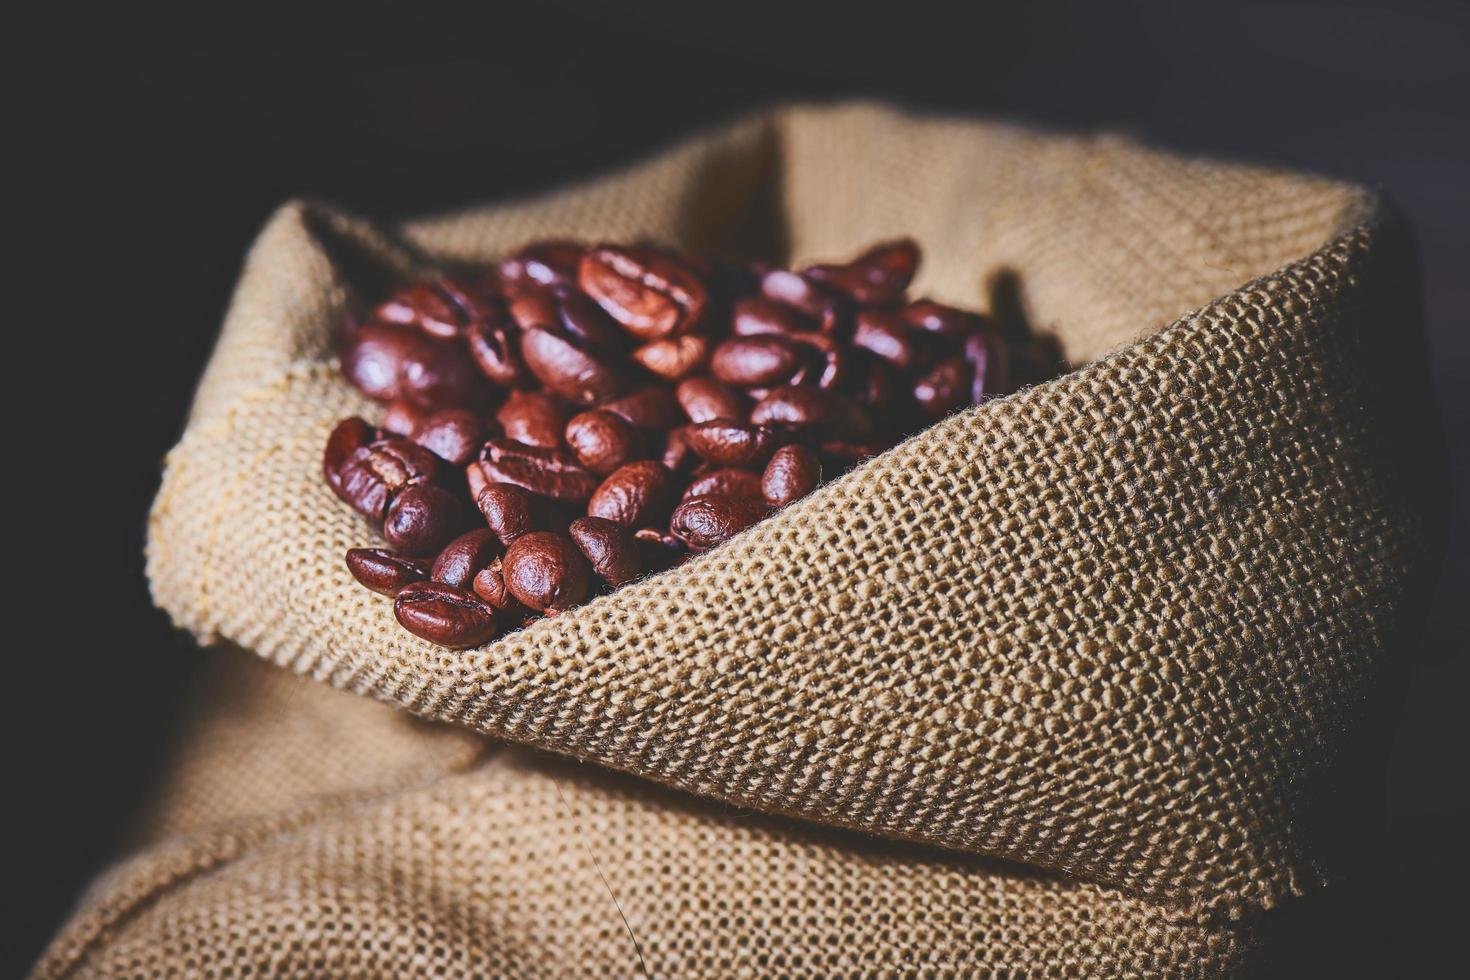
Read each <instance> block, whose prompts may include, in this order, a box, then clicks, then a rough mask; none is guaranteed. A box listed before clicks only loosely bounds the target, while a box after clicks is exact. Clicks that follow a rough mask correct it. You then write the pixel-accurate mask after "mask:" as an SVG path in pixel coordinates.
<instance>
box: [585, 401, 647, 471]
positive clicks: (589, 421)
mask: <svg viewBox="0 0 1470 980" xmlns="http://www.w3.org/2000/svg"><path fill="white" fill-rule="evenodd" d="M566 441H567V445H568V446H569V447H570V448H571V450H572V454H573V455H575V456H576V457H577V462H579V463H581V464H582V465H583V466H585V467H587V469H589V470H591V471H592V472H593V473H596V474H597V475H598V476H607V475H608V474H609V473H611V472H612V471H613V470H615V469H617V468H618V467H619V466H622V465H623V464H624V463H627V462H631V461H632V459H633V457H634V456H636V455H637V453H638V449H639V447H640V445H641V442H642V441H641V440H640V439H639V437H638V431H637V430H636V429H634V428H633V426H631V425H629V424H628V421H627V420H626V419H624V418H623V417H622V416H621V415H615V414H613V413H612V412H609V411H608V410H607V409H603V408H598V409H593V410H592V411H590V412H583V413H582V414H580V415H574V416H572V420H571V421H570V422H568V423H567V431H566Z"/></svg>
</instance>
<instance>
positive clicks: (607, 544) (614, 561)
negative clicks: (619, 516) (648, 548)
mask: <svg viewBox="0 0 1470 980" xmlns="http://www.w3.org/2000/svg"><path fill="white" fill-rule="evenodd" d="M567 533H568V534H570V535H571V537H572V541H573V542H574V543H575V544H576V545H577V547H578V548H580V549H581V551H582V554H584V555H586V556H587V560H588V561H589V562H591V563H592V570H593V571H594V572H596V573H597V576H598V577H599V578H601V579H602V580H603V581H605V582H607V584H609V585H613V586H618V585H625V584H627V583H628V582H631V581H633V580H634V579H635V578H637V577H638V574H639V572H641V571H642V569H643V566H642V564H641V563H640V561H639V557H638V547H637V543H636V542H635V541H634V540H633V535H632V534H630V533H628V529H627V528H625V527H623V525H621V524H619V523H617V522H616V521H609V520H606V519H604V518H601V517H579V518H577V519H576V520H575V521H573V522H572V524H571V526H570V527H568V528H567Z"/></svg>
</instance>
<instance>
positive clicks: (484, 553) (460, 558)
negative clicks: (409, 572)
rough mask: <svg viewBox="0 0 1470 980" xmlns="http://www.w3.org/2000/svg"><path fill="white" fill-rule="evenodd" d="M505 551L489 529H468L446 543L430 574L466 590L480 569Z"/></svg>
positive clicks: (437, 580)
mask: <svg viewBox="0 0 1470 980" xmlns="http://www.w3.org/2000/svg"><path fill="white" fill-rule="evenodd" d="M504 550H505V549H504V548H503V547H502V546H501V544H500V540H499V539H498V538H496V536H495V533H494V532H493V531H491V530H490V529H489V528H484V527H482V528H477V529H475V530H473V531H466V532H465V533H463V534H461V535H460V536H459V537H457V538H455V539H454V540H453V541H451V542H449V543H448V544H447V545H445V546H444V549H443V550H442V551H440V552H439V556H438V557H437V558H435V559H434V567H433V568H432V570H431V571H430V573H429V574H430V576H431V577H432V578H433V579H434V581H435V582H443V583H444V584H446V585H457V586H459V587H460V588H462V589H467V588H469V587H470V583H471V582H473V581H474V580H475V576H476V575H478V574H479V572H480V570H481V569H482V568H484V567H485V566H486V565H488V564H490V563H491V562H492V561H494V560H495V559H496V558H499V557H500V555H501V553H502V552H503V551H504Z"/></svg>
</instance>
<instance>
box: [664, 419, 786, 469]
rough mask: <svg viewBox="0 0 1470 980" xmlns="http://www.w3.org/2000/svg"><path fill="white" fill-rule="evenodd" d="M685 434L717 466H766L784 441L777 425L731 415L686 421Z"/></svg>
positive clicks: (691, 446) (695, 447) (701, 457)
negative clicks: (735, 419)
mask: <svg viewBox="0 0 1470 980" xmlns="http://www.w3.org/2000/svg"><path fill="white" fill-rule="evenodd" d="M684 438H685V440H686V441H687V442H688V443H689V446H690V448H691V449H693V450H694V452H695V453H696V454H698V456H699V458H700V459H702V460H704V461H705V462H707V463H714V464H715V465H716V466H742V467H756V466H764V465H765V463H766V460H768V459H770V458H771V453H773V452H775V451H776V447H777V446H779V445H781V438H780V436H779V435H778V433H777V432H776V430H775V429H772V428H771V427H769V426H765V425H747V424H744V423H741V422H733V421H731V420H729V419H711V420H710V421H708V422H698V423H692V424H690V425H687V426H685V427H684Z"/></svg>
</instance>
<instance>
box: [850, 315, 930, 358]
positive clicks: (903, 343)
mask: <svg viewBox="0 0 1470 980" xmlns="http://www.w3.org/2000/svg"><path fill="white" fill-rule="evenodd" d="M852 343H853V346H854V347H861V348H862V349H863V350H865V351H867V352H869V353H870V354H872V355H873V356H874V357H878V358H881V359H882V360H884V361H886V362H887V363H888V364H890V365H892V366H893V368H894V370H897V371H907V370H909V369H910V368H912V367H913V366H914V360H915V350H914V340H913V337H911V336H910V331H909V325H908V324H907V323H905V322H904V320H903V318H902V317H900V316H898V315H897V314H896V313H887V312H884V311H882V310H863V311H862V312H860V313H858V315H857V329H856V330H855V331H854V332H853V335H852Z"/></svg>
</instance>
